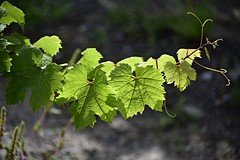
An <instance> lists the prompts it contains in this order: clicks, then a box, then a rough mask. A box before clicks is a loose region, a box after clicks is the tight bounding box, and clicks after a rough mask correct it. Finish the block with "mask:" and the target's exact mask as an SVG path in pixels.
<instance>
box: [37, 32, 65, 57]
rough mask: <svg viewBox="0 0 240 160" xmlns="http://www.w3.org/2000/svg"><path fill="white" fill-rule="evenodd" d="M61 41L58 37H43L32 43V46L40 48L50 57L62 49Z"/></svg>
mask: <svg viewBox="0 0 240 160" xmlns="http://www.w3.org/2000/svg"><path fill="white" fill-rule="evenodd" d="M61 43H62V41H61V40H60V39H59V37H58V36H44V37H42V38H40V39H39V40H38V41H37V42H35V43H34V46H36V47H38V48H42V49H43V50H44V52H46V53H47V54H49V55H50V56H52V57H53V56H54V55H56V54H57V53H58V52H59V49H60V48H62V45H61Z"/></svg>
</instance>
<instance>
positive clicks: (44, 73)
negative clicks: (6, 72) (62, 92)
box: [29, 64, 63, 110]
mask: <svg viewBox="0 0 240 160" xmlns="http://www.w3.org/2000/svg"><path fill="white" fill-rule="evenodd" d="M60 69H61V67H60V66H58V65H56V64H50V65H48V66H47V67H46V68H45V69H43V70H37V71H38V72H35V74H33V75H32V77H31V80H30V82H29V87H30V90H31V93H32V94H31V97H30V104H31V106H32V108H33V110H37V109H39V108H41V107H43V106H46V105H47V104H48V103H49V102H52V101H53V100H54V96H55V93H54V92H55V91H57V90H59V89H60V88H61V87H62V83H61V81H62V80H63V75H62V73H61V72H60V71H59V70H60Z"/></svg>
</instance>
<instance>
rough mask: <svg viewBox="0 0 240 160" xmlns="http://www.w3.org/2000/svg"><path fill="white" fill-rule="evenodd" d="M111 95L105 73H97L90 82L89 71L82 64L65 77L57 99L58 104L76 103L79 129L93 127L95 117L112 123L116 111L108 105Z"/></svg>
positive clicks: (76, 122) (75, 116)
mask: <svg viewBox="0 0 240 160" xmlns="http://www.w3.org/2000/svg"><path fill="white" fill-rule="evenodd" d="M109 94H114V92H113V89H112V88H111V87H110V86H109V85H108V83H107V77H106V75H105V72H104V71H102V70H100V69H99V70H98V71H96V72H95V76H94V79H93V81H91V80H88V69H87V67H85V66H84V65H82V64H77V65H75V66H74V67H73V68H72V69H70V70H68V72H67V74H66V75H65V80H64V86H63V88H62V91H60V93H59V96H58V97H57V102H60V103H66V102H70V101H75V102H74V103H73V104H72V105H71V110H72V114H73V116H74V122H75V125H76V127H77V128H84V127H86V126H88V125H89V126H91V127H93V125H94V123H95V122H96V119H95V115H98V116H99V117H100V118H101V119H102V120H103V121H106V122H112V119H113V118H114V117H115V115H116V111H115V110H116V109H115V108H114V107H111V106H109V105H107V104H106V100H107V97H108V95H109Z"/></svg>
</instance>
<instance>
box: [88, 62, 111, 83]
mask: <svg viewBox="0 0 240 160" xmlns="http://www.w3.org/2000/svg"><path fill="white" fill-rule="evenodd" d="M114 68H115V64H114V63H113V62H111V61H106V62H102V63H100V64H99V65H97V66H96V67H95V68H94V69H93V70H92V71H91V72H90V73H89V74H88V78H89V79H93V77H94V76H95V72H96V71H98V70H99V69H101V70H102V71H104V72H105V74H106V76H107V79H108V80H109V79H110V77H109V76H110V73H111V72H112V70H113V69H114Z"/></svg>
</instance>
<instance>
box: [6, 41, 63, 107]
mask: <svg viewBox="0 0 240 160" xmlns="http://www.w3.org/2000/svg"><path fill="white" fill-rule="evenodd" d="M41 60H42V53H41V51H40V50H39V49H37V48H35V47H33V46H30V45H26V46H24V47H23V48H22V49H20V50H19V51H18V54H16V55H13V57H12V64H13V66H12V68H11V72H10V73H9V74H11V76H10V77H11V78H10V82H9V84H8V86H7V93H6V101H7V103H8V104H16V103H18V102H19V101H22V100H23V99H24V98H25V94H26V91H27V89H29V90H30V91H31V97H30V104H31V106H32V109H33V110H37V109H39V108H40V107H43V106H45V105H46V104H47V103H48V102H49V101H53V99H54V92H55V91H56V90H58V89H59V88H60V87H61V85H62V83H61V80H62V79H63V76H62V73H61V72H59V70H60V69H61V68H60V67H59V66H57V65H56V64H51V65H48V66H47V67H46V68H45V69H41V68H39V67H38V65H39V63H41Z"/></svg>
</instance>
